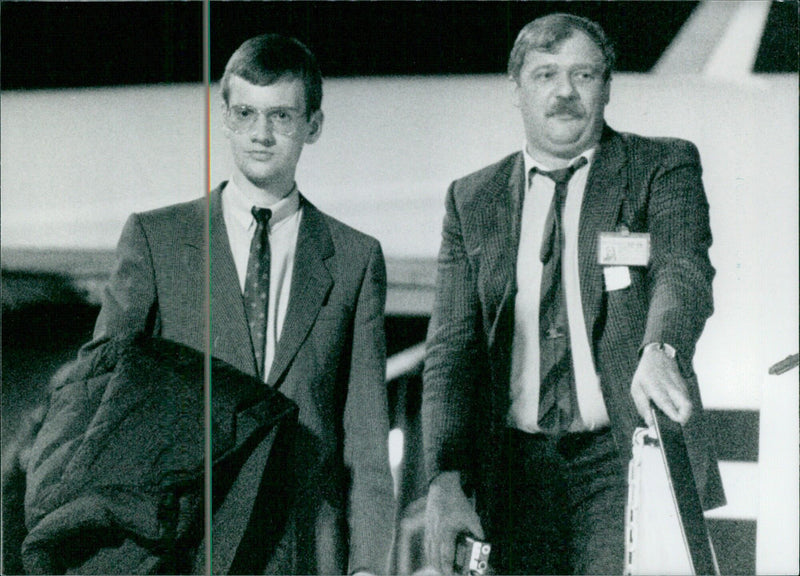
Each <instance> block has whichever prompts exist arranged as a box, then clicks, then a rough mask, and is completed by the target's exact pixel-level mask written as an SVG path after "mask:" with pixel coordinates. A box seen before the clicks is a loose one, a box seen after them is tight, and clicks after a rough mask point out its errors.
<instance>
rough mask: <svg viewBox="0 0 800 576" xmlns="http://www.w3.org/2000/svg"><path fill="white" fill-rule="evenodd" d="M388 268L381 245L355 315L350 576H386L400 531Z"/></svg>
mask: <svg viewBox="0 0 800 576" xmlns="http://www.w3.org/2000/svg"><path fill="white" fill-rule="evenodd" d="M385 304H386V267H385V263H384V259H383V253H382V251H381V248H380V245H379V244H378V243H377V242H375V243H374V244H373V248H372V251H371V254H370V256H369V262H368V264H367V267H366V271H365V274H364V278H363V281H362V284H361V288H360V291H359V295H358V299H357V302H356V309H355V311H354V324H353V344H352V357H351V361H350V379H349V382H348V391H347V400H346V403H345V408H344V463H345V466H346V467H347V469H348V470H349V471H350V491H349V496H348V521H349V526H350V557H349V567H350V568H349V573H353V572H357V571H360V570H365V571H368V572H371V573H373V574H385V573H386V571H387V569H388V559H389V552H390V548H391V544H392V530H393V526H394V494H393V484H392V477H391V473H390V470H389V457H388V444H387V439H388V436H389V410H388V400H387V394H386V383H385V377H386V335H385V328H384V307H385Z"/></svg>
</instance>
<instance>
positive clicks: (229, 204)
mask: <svg viewBox="0 0 800 576" xmlns="http://www.w3.org/2000/svg"><path fill="white" fill-rule="evenodd" d="M253 206H257V207H258V208H269V209H270V210H272V216H271V217H270V220H269V247H270V255H271V256H270V274H269V304H268V306H267V308H268V311H267V337H266V344H265V346H266V350H265V351H264V380H265V381H266V379H267V376H268V375H269V368H270V366H272V360H273V359H274V358H275V346H276V345H277V343H278V341H279V339H280V336H281V330H282V328H283V321H284V319H285V318H286V310H287V309H288V307H289V296H290V291H291V287H292V270H294V255H295V252H296V249H297V235H298V233H299V231H300V220H301V218H302V215H303V211H302V208H301V207H300V192H299V191H298V189H297V186H295V187H294V189H293V190H292V191H291V192H290V193H289V195H288V196H286V197H285V198H283V199H281V200H280V201H278V202H276V203H274V204H271V205H265V204H264V203H263V201H259V199H256V198H251V197H249V195H248V194H247V193H246V192H245V191H244V190H242V189H240V188H239V187H238V186H236V183H235V182H234V181H233V178H231V179H230V180H229V181H228V184H226V186H225V188H224V189H223V191H222V215H223V217H224V218H225V227H226V229H227V232H228V242H229V243H230V246H231V253H232V254H233V262H234V264H235V265H236V273H237V274H238V276H239V287H240V289H241V290H242V293H244V283H245V277H246V276H247V259H248V257H249V255H250V243H251V241H252V239H253V234H255V231H256V221H255V218H253V215H252V213H251V212H250V210H251V209H252V208H253ZM212 266H213V263H212Z"/></svg>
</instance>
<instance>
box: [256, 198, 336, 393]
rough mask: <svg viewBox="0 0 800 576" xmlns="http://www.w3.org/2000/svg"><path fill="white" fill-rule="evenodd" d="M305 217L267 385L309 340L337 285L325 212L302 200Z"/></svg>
mask: <svg viewBox="0 0 800 576" xmlns="http://www.w3.org/2000/svg"><path fill="white" fill-rule="evenodd" d="M301 202H302V207H303V216H302V220H301V222H300V231H299V234H298V238H297V252H296V254H295V261H294V271H293V272H292V287H291V292H290V295H289V308H288V310H287V311H286V318H285V320H284V323H283V330H282V331H281V337H280V340H279V342H278V345H277V347H276V350H275V358H274V359H273V361H272V366H271V367H270V371H269V376H268V378H267V384H269V385H270V386H275V385H276V383H278V382H279V381H280V379H281V377H282V376H283V374H284V372H285V371H286V369H287V368H288V367H289V365H290V364H291V362H292V359H293V358H294V357H295V355H296V354H297V352H298V350H299V349H300V346H301V345H302V344H303V342H304V341H305V339H306V336H307V335H308V333H309V331H310V330H311V327H312V326H313V325H314V321H315V320H316V318H317V314H318V313H319V311H320V308H322V305H323V304H324V303H325V299H326V298H327V296H328V293H329V292H330V290H331V287H332V286H333V278H332V277H331V273H330V271H329V270H328V266H327V262H326V261H327V260H328V258H330V257H331V256H333V253H334V247H333V240H331V236H330V231H329V230H328V225H327V223H326V222H325V217H324V216H323V214H322V213H321V212H320V211H319V210H317V209H316V207H314V205H313V204H311V203H310V202H308V201H307V200H306V199H305V198H302V199H301Z"/></svg>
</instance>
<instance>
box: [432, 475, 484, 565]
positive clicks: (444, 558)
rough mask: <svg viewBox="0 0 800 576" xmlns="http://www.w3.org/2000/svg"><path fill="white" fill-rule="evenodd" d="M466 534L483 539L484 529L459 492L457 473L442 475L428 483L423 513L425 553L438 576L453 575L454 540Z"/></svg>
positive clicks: (467, 500) (460, 491) (460, 490)
mask: <svg viewBox="0 0 800 576" xmlns="http://www.w3.org/2000/svg"><path fill="white" fill-rule="evenodd" d="M462 532H466V533H469V534H472V535H473V536H474V537H475V538H478V539H481V540H482V539H483V538H484V535H483V528H481V522H480V519H479V518H478V515H477V514H476V513H475V510H473V508H472V504H470V501H469V499H468V498H467V496H466V495H465V494H464V491H463V490H462V489H461V475H460V473H459V472H443V473H442V474H440V475H439V476H437V477H436V479H434V481H433V482H431V487H430V490H429V491H428V502H427V508H426V510H425V551H426V553H427V555H428V561H430V563H431V565H432V566H433V567H434V568H435V569H436V570H438V571H439V572H440V573H441V574H444V575H445V576H449V575H451V574H453V561H454V560H455V555H456V537H457V536H458V535H459V534H460V533H462Z"/></svg>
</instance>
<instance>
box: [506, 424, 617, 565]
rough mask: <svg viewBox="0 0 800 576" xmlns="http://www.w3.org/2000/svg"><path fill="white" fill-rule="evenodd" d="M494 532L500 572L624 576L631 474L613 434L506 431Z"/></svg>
mask: <svg viewBox="0 0 800 576" xmlns="http://www.w3.org/2000/svg"><path fill="white" fill-rule="evenodd" d="M503 458H504V460H505V462H504V463H503V466H504V471H505V472H506V473H505V474H504V476H505V480H504V482H501V484H505V486H504V487H500V486H498V487H497V488H498V489H499V490H504V489H505V490H504V491H505V493H498V494H496V498H497V500H495V502H498V503H500V505H499V506H498V507H497V509H496V511H495V512H496V514H497V517H496V518H495V519H494V522H493V525H494V526H495V527H497V528H498V530H497V532H498V533H497V534H493V535H491V537H492V541H493V545H494V549H493V552H492V555H493V558H492V567H493V569H494V570H495V572H496V573H498V574H622V570H623V560H624V554H625V545H624V533H625V504H626V500H627V488H628V487H627V474H626V473H625V466H624V465H623V464H622V461H621V459H620V457H619V453H618V450H617V448H616V445H615V442H614V439H613V436H612V434H611V432H610V430H608V429H605V430H601V431H597V432H581V433H572V434H566V435H563V436H561V437H554V436H546V435H544V434H528V433H525V432H522V431H520V430H515V429H508V430H507V432H506V439H505V450H504V457H503Z"/></svg>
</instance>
